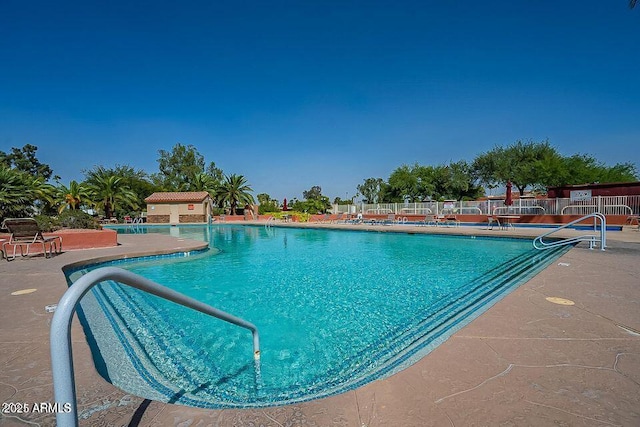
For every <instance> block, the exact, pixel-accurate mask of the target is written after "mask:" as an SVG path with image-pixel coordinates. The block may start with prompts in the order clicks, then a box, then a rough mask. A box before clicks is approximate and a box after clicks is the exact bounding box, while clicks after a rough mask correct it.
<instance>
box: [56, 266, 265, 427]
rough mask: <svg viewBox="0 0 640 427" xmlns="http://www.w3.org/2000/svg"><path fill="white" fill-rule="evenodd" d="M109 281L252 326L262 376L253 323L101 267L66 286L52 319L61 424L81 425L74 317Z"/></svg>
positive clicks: (137, 277)
mask: <svg viewBox="0 0 640 427" xmlns="http://www.w3.org/2000/svg"><path fill="white" fill-rule="evenodd" d="M106 280H113V281H116V282H118V283H122V284H125V285H127V286H131V287H133V288H136V289H140V290H142V291H144V292H147V293H150V294H153V295H156V296H158V297H160V298H164V299H166V300H169V301H172V302H174V303H176V304H180V305H182V306H185V307H188V308H191V309H193V310H197V311H199V312H201V313H204V314H207V315H209V316H213V317H216V318H218V319H220V320H224V321H225V322H228V323H232V324H234V325H237V326H240V327H242V328H245V329H249V330H250V331H251V334H252V335H253V356H254V360H255V366H256V375H257V376H259V375H260V337H259V335H258V328H256V326H255V325H254V324H253V323H251V322H247V321H246V320H243V319H241V318H239V317H236V316H233V315H231V314H229V313H226V312H224V311H222V310H218V309H217V308H214V307H211V306H210V305H207V304H205V303H203V302H200V301H198V300H195V299H193V298H190V297H188V296H186V295H183V294H181V293H179V292H176V291H174V290H173V289H169V288H167V287H165V286H162V285H160V284H158V283H155V282H153V281H151V280H149V279H146V278H144V277H142V276H139V275H137V274H134V273H132V272H130V271H127V270H123V269H121V268H117V267H103V268H98V269H96V270H93V271H91V272H89V273H87V274H85V275H84V276H82V277H81V278H79V279H78V280H77V281H76V282H75V283H74V284H72V285H71V286H70V287H69V289H67V291H66V292H65V293H64V295H63V296H62V298H61V299H60V302H59V303H58V306H57V308H56V311H55V314H54V315H53V319H52V321H51V337H50V338H51V369H52V374H53V391H54V398H55V402H56V404H57V405H58V407H59V408H60V410H59V411H58V412H57V414H56V421H57V425H58V426H77V425H78V404H77V400H76V392H75V389H76V387H75V377H74V374H73V357H72V352H71V320H72V319H73V314H74V313H75V311H76V306H77V305H78V303H79V302H80V300H81V299H82V297H83V296H84V295H85V294H86V293H87V292H88V291H89V290H90V289H91V288H92V287H93V286H95V285H96V284H98V283H100V282H103V281H106Z"/></svg>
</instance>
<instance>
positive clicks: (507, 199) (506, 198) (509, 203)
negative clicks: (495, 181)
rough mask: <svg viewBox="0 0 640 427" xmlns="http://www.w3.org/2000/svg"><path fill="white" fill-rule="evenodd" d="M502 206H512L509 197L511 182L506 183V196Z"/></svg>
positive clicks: (511, 199)
mask: <svg viewBox="0 0 640 427" xmlns="http://www.w3.org/2000/svg"><path fill="white" fill-rule="evenodd" d="M504 204H505V205H507V206H511V205H512V204H513V198H512V196H511V180H509V181H507V195H506V197H505V198H504Z"/></svg>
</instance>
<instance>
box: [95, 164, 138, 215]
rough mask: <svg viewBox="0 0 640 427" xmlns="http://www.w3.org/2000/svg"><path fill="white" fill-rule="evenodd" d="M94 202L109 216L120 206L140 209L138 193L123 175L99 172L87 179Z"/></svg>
mask: <svg viewBox="0 0 640 427" xmlns="http://www.w3.org/2000/svg"><path fill="white" fill-rule="evenodd" d="M87 186H88V188H89V192H90V194H91V199H92V202H93V203H94V204H95V206H96V208H97V209H101V210H103V211H104V214H105V216H106V217H107V218H111V217H112V216H113V215H114V212H115V211H116V210H118V209H120V208H130V209H138V208H139V206H138V202H137V196H136V194H135V193H134V192H133V191H131V189H130V188H129V186H128V185H127V184H126V181H125V179H124V178H123V177H121V176H117V175H113V174H104V175H103V174H98V175H94V176H92V177H91V178H90V179H88V180H87Z"/></svg>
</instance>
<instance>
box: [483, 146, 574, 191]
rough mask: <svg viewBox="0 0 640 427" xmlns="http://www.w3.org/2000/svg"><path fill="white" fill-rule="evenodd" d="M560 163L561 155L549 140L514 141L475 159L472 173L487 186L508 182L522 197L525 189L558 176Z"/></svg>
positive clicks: (538, 186)
mask: <svg viewBox="0 0 640 427" xmlns="http://www.w3.org/2000/svg"><path fill="white" fill-rule="evenodd" d="M560 160H561V156H560V155H559V154H558V152H557V151H556V150H555V148H553V147H552V146H551V144H550V143H549V141H542V142H533V141H528V142H522V141H516V142H515V143H514V144H512V145H509V146H507V147H495V148H494V149H493V150H491V151H488V152H487V153H483V154H481V155H479V156H478V157H476V159H475V160H474V162H473V170H474V172H475V173H476V174H477V176H478V177H479V178H480V180H481V182H482V183H484V184H487V185H488V186H492V185H498V184H506V183H507V182H508V181H511V183H512V184H513V185H514V186H515V187H516V188H517V189H518V191H519V192H520V195H521V196H522V195H523V194H524V192H525V190H526V189H527V188H529V187H532V188H541V187H544V186H545V185H546V184H547V183H548V182H550V181H551V180H553V176H555V175H557V174H558V173H561V167H562V163H561V161H560Z"/></svg>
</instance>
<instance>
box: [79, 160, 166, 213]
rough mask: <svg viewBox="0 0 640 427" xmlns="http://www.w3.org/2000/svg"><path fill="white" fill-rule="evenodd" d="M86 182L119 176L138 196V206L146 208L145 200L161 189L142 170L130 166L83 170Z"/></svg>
mask: <svg viewBox="0 0 640 427" xmlns="http://www.w3.org/2000/svg"><path fill="white" fill-rule="evenodd" d="M82 172H83V173H84V175H85V182H93V181H95V180H100V179H102V177H107V176H118V177H120V178H122V185H125V186H126V187H128V188H129V189H130V190H131V191H132V192H133V193H135V195H136V203H135V204H136V205H138V206H144V203H145V202H144V199H145V198H147V197H148V196H150V195H151V194H152V193H154V192H155V191H161V188H160V187H158V186H156V185H154V184H153V183H152V182H151V180H150V178H149V175H148V174H147V173H146V172H144V171H143V170H141V169H138V170H136V169H134V168H133V167H131V166H129V165H116V166H115V167H113V168H107V167H105V166H101V165H99V166H94V167H93V169H89V170H83V171H82Z"/></svg>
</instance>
